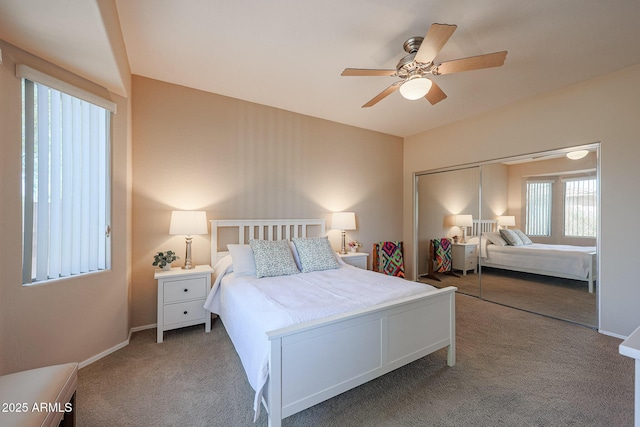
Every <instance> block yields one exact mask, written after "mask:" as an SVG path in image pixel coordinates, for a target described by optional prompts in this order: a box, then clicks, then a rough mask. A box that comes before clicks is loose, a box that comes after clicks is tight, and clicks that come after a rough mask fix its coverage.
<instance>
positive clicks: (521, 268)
mask: <svg viewBox="0 0 640 427" xmlns="http://www.w3.org/2000/svg"><path fill="white" fill-rule="evenodd" d="M495 229H496V228H495V221H492V220H478V221H474V224H473V232H472V233H473V234H474V235H475V239H473V238H471V239H468V240H469V241H471V242H478V244H479V245H480V251H479V253H480V265H481V266H482V267H493V268H499V269H503V270H512V271H518V272H524V273H533V274H540V275H545V276H552V277H560V278H564V279H573V280H580V281H585V282H587V287H588V289H589V293H593V291H594V284H595V280H596V272H597V259H596V248H595V246H571V245H548V244H539V243H532V244H528V245H523V246H511V245H506V246H500V245H498V244H493V243H492V242H491V240H490V237H489V238H487V236H490V235H491V234H490V233H492V232H494V230H495Z"/></svg>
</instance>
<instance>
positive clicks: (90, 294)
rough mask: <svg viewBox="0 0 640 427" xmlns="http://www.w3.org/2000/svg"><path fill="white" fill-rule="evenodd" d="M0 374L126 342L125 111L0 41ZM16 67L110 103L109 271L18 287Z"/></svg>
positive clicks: (123, 104)
mask: <svg viewBox="0 0 640 427" xmlns="http://www.w3.org/2000/svg"><path fill="white" fill-rule="evenodd" d="M0 48H1V49H2V57H3V63H2V64H1V65H0V138H1V139H0V144H1V146H2V156H0V162H1V163H0V164H1V169H0V171H1V174H2V186H0V200H2V207H1V208H0V241H1V242H2V245H3V250H2V257H0V374H1V373H8V372H15V371H18V370H22V369H29V368H33V367H39V366H43V365H48V364H55V363H64V362H70V361H76V362H83V361H86V360H87V359H90V358H92V357H94V356H96V355H98V354H100V353H102V352H104V351H106V350H108V349H110V348H113V347H116V346H119V345H121V344H122V343H124V342H126V340H127V337H128V332H129V311H128V310H129V305H128V298H129V296H128V293H129V286H128V265H129V257H130V223H129V222H128V221H129V216H130V215H129V212H130V207H131V205H130V203H131V201H130V186H131V181H130V179H131V174H130V168H129V165H130V163H129V161H130V141H131V139H130V129H129V128H130V126H129V123H130V108H129V105H128V100H127V99H125V98H121V97H118V96H115V95H114V96H112V95H110V94H109V93H108V92H107V91H106V90H104V89H102V88H100V87H97V86H95V85H94V84H92V83H91V82H88V81H86V80H83V79H81V78H79V77H78V76H75V75H73V74H71V73H68V72H66V71H64V70H61V69H60V68H58V67H55V66H53V65H51V64H49V63H47V62H45V61H43V60H40V59H38V58H36V57H34V56H32V55H29V54H27V53H26V52H23V51H21V50H19V49H17V48H15V47H13V46H11V45H8V44H5V43H4V42H1V41H0ZM16 63H22V64H26V65H29V66H31V67H32V68H35V69H38V70H40V71H43V72H45V73H48V74H50V75H52V76H54V77H57V78H58V79H61V80H64V81H67V82H69V83H71V84H74V85H76V86H78V87H81V88H82V89H85V90H88V91H90V92H93V93H96V94H98V95H100V96H103V97H105V98H111V99H112V100H113V101H115V102H116V104H117V108H118V113H117V114H116V115H114V117H113V121H112V123H113V139H112V160H113V172H112V175H113V181H112V185H113V187H112V222H111V225H112V230H113V233H112V269H111V270H110V271H104V272H99V273H94V274H90V275H84V276H79V277H75V278H70V279H63V280H58V281H55V282H51V283H47V284H42V285H35V286H28V287H25V286H22V284H21V279H22V277H21V268H22V267H21V264H22V252H21V248H22V233H21V229H22V219H21V213H22V207H21V206H22V202H21V163H22V162H21V146H22V142H21V126H22V124H21V89H20V79H18V78H17V77H16V76H15V72H14V70H15V64H16Z"/></svg>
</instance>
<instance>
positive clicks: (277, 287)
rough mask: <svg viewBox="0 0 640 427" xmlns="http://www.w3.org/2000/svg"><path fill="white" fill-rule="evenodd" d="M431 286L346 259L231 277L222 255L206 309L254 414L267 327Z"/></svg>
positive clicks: (264, 369)
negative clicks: (235, 363) (224, 337)
mask: <svg viewBox="0 0 640 427" xmlns="http://www.w3.org/2000/svg"><path fill="white" fill-rule="evenodd" d="M433 290H435V288H433V287H431V286H429V285H425V284H421V283H416V282H410V281H407V280H404V279H399V278H396V277H391V276H386V275H384V274H379V273H373V272H371V271H366V270H362V269H359V268H355V267H352V266H350V265H346V264H343V265H341V267H340V268H338V269H335V270H326V271H317V272H313V273H300V274H294V275H291V276H280V277H263V278H260V279H257V278H256V277H255V276H242V277H235V275H234V274H233V273H232V264H231V259H230V257H225V258H223V259H222V260H221V261H220V262H219V263H218V264H216V266H215V268H214V284H213V287H212V289H211V292H210V294H209V296H208V298H207V301H206V302H205V308H206V309H207V310H209V311H211V312H213V313H216V314H218V315H219V316H220V318H221V319H222V322H223V323H224V326H225V329H226V330H227V333H228V334H229V337H230V338H231V341H232V342H233V344H234V346H235V348H236V351H237V353H238V355H239V356H240V359H241V361H242V364H243V366H244V369H245V372H246V373H247V377H248V379H249V383H250V384H251V386H252V387H253V389H254V390H255V391H256V397H255V401H254V409H255V411H256V417H257V416H258V414H259V409H260V401H261V398H262V393H263V389H264V386H265V384H266V382H267V379H268V373H269V368H268V339H267V335H266V332H268V331H272V330H275V329H279V328H283V327H286V326H289V325H293V324H297V323H302V322H307V321H311V320H315V319H319V318H324V317H328V316H331V315H335V314H339V313H345V312H348V311H352V310H356V309H359V308H364V307H370V306H374V305H377V304H381V303H384V302H388V301H392V300H395V299H399V298H403V297H408V296H412V295H416V294H420V293H426V292H431V291H433Z"/></svg>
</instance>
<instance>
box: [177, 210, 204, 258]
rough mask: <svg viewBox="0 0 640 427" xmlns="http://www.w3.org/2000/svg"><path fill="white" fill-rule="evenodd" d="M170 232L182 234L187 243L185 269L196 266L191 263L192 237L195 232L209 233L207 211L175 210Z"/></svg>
mask: <svg viewBox="0 0 640 427" xmlns="http://www.w3.org/2000/svg"><path fill="white" fill-rule="evenodd" d="M169 234H182V235H184V236H185V241H186V243H187V249H186V254H185V256H184V267H182V269H183V270H190V269H192V268H195V265H192V264H191V239H192V237H191V236H192V235H194V234H207V213H206V212H205V211H173V212H171V225H169Z"/></svg>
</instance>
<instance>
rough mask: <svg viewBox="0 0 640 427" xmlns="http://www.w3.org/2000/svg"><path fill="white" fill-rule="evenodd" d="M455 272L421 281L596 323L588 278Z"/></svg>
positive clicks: (491, 270) (489, 270)
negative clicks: (453, 287) (580, 279)
mask: <svg viewBox="0 0 640 427" xmlns="http://www.w3.org/2000/svg"><path fill="white" fill-rule="evenodd" d="M456 275H457V277H456V276H450V275H446V274H436V277H438V278H439V279H440V282H438V281H434V280H431V279H428V278H421V279H420V281H422V282H425V283H429V284H432V285H434V286H436V287H444V286H456V287H457V288H458V291H459V292H461V293H464V294H466V295H472V296H480V295H482V299H485V300H487V301H492V302H497V303H499V304H504V305H507V306H510V307H515V308H519V309H522V310H527V311H531V312H534V313H540V314H543V315H545V316H552V317H556V318H558V319H563V320H568V321H571V322H576V323H579V324H581V325H585V326H589V327H592V328H597V326H598V318H597V310H596V304H597V297H596V293H595V292H594V293H589V292H588V287H587V282H583V281H579V280H571V279H561V278H558V277H549V276H541V275H538V274H530V273H519V272H515V271H508V270H501V269H497V268H486V267H485V268H483V269H482V274H481V275H478V274H471V273H468V274H467V275H466V276H463V275H462V274H460V273H458V272H456ZM480 283H481V284H482V286H480ZM597 289H598V287H597V286H596V291H597Z"/></svg>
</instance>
